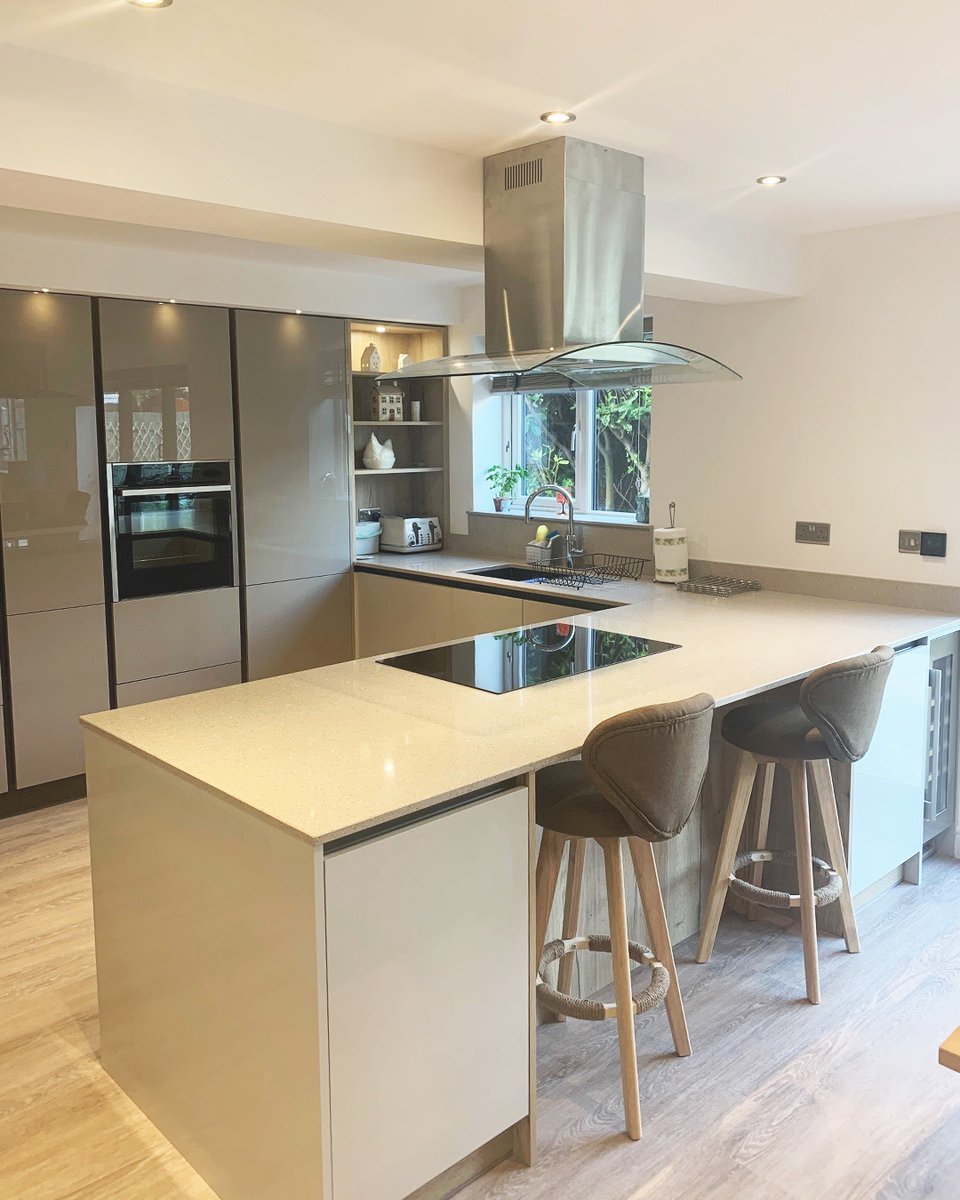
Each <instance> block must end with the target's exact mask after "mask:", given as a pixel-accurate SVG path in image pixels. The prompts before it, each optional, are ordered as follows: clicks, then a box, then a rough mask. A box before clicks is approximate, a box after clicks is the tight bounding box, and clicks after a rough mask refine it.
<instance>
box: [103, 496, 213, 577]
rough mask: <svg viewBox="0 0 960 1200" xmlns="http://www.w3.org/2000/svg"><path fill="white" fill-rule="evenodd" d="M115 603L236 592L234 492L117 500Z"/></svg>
mask: <svg viewBox="0 0 960 1200" xmlns="http://www.w3.org/2000/svg"><path fill="white" fill-rule="evenodd" d="M115 520H116V530H115V539H116V547H115V553H116V568H117V599H118V600H131V599H133V598H135V597H138V596H164V595H167V594H169V593H172V592H195V591H200V590H202V589H205V588H221V587H232V586H233V583H234V578H233V557H234V556H233V528H232V521H231V502H230V491H229V489H225V490H223V491H204V492H188V491H179V492H175V493H173V494H170V493H168V494H160V493H157V492H154V493H150V492H147V491H144V492H143V493H141V494H135V495H129V494H128V495H126V496H122V497H121V496H117V498H116V517H115Z"/></svg>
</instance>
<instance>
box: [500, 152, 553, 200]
mask: <svg viewBox="0 0 960 1200" xmlns="http://www.w3.org/2000/svg"><path fill="white" fill-rule="evenodd" d="M534 183H543V159H542V158H531V159H528V160H527V161H526V162H517V163H510V165H509V166H507V167H504V168H503V190H504V191H505V192H510V191H513V189H514V188H522V187H530V186H531V185H532V184H534Z"/></svg>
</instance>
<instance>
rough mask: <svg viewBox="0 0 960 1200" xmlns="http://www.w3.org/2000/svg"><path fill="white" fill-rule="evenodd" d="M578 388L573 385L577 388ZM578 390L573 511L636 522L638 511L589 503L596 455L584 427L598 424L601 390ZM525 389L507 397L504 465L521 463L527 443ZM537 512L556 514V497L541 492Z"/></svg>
mask: <svg viewBox="0 0 960 1200" xmlns="http://www.w3.org/2000/svg"><path fill="white" fill-rule="evenodd" d="M573 390H574V389H571V391H573ZM575 394H576V397H577V399H576V414H575V418H574V429H573V437H574V443H573V449H574V463H573V472H574V478H575V479H576V481H577V487H576V494H575V495H574V497H573V511H574V513H575V514H576V515H577V516H578V517H581V518H582V519H583V520H591V521H603V522H608V523H609V524H611V525H620V524H623V525H636V523H637V519H636V515H635V514H634V513H629V512H612V511H610V510H609V509H605V508H593V507H591V506H590V505H588V504H587V503H586V500H587V498H588V497H590V498H592V497H593V490H594V483H595V480H594V467H595V463H594V455H593V454H592V453H591V450H592V439H591V437H590V436H589V435H587V436H582V435H583V431H584V430H591V429H593V427H594V421H595V411H596V403H597V393H596V391H595V390H589V389H578V390H576V391H575ZM522 399H523V393H521V392H509V393H507V394H505V395H504V397H503V406H502V422H503V465H504V466H505V467H513V466H516V465H518V458H517V450H518V448H519V447H520V446H521V445H522V444H523V404H522V403H521V401H522ZM525 504H526V501H525V500H524V499H523V497H515V498H514V499H513V500H512V501H511V502H510V504H509V505H507V506H506V507H507V508H508V509H509V510H511V511H513V510H518V509H519V510H522V509H523V508H524V507H525ZM530 511H531V512H533V513H548V514H552V515H555V514H556V511H557V506H556V501H555V500H552V499H550V498H549V497H548V496H546V495H544V496H538V497H537V499H536V500H534V502H533V505H532V506H531V509H530Z"/></svg>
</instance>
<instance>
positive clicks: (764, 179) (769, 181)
mask: <svg viewBox="0 0 960 1200" xmlns="http://www.w3.org/2000/svg"><path fill="white" fill-rule="evenodd" d="M786 182H787V177H786V175H758V176H757V183H759V184H760V186H761V187H776V186H777V185H778V184H781V183H786Z"/></svg>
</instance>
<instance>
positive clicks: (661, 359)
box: [380, 342, 743, 392]
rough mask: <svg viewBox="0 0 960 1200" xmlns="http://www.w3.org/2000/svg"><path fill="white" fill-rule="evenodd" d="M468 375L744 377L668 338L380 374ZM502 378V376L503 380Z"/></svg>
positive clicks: (520, 382)
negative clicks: (673, 343) (666, 340)
mask: <svg viewBox="0 0 960 1200" xmlns="http://www.w3.org/2000/svg"><path fill="white" fill-rule="evenodd" d="M469 375H494V376H498V377H499V379H498V383H499V384H500V387H501V388H502V387H503V386H504V385H509V386H510V390H512V391H517V392H529V391H537V390H541V389H543V390H546V389H547V388H557V387H566V388H571V387H573V388H596V387H652V386H656V385H659V384H664V383H725V382H726V383H729V382H731V381H733V380H738V379H742V378H743V377H742V376H741V375H738V374H737V372H736V371H734V370H732V369H731V368H730V367H727V366H725V365H724V364H723V363H722V362H718V361H717V359H715V358H710V357H709V356H708V355H706V354H701V353H700V352H699V351H697V350H688V349H687V348H686V347H684V346H672V345H668V344H666V343H664V342H599V343H596V344H591V343H587V344H584V345H576V346H564V347H563V348H562V349H560V350H554V349H553V348H551V349H548V350H524V351H517V352H516V353H512V354H500V355H487V354H466V355H463V356H461V357H457V356H456V355H448V356H447V357H445V358H432V359H428V360H427V361H425V362H419V363H409V364H408V365H407V366H405V367H404V368H403V370H400V371H385V372H384V373H383V374H382V375H381V376H380V378H381V379H384V380H390V381H391V382H393V381H402V380H404V379H445V378H456V377H457V376H469ZM501 381H502V382H501Z"/></svg>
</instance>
